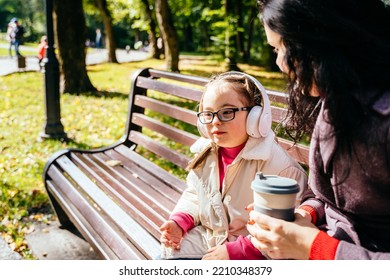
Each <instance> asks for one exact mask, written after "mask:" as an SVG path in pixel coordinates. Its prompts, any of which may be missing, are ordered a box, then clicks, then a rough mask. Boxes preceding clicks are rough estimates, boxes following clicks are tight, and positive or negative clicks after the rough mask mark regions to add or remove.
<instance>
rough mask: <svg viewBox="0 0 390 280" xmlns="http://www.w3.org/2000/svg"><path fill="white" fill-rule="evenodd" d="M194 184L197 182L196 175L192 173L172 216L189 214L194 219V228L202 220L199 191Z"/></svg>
mask: <svg viewBox="0 0 390 280" xmlns="http://www.w3.org/2000/svg"><path fill="white" fill-rule="evenodd" d="M193 182H196V178H195V174H194V173H193V172H192V171H190V172H189V174H188V176H187V189H185V191H184V192H183V194H182V196H181V197H180V199H179V201H178V202H177V204H176V206H175V208H174V209H173V211H172V214H171V215H174V214H175V213H179V212H184V213H187V214H188V215H190V216H191V217H192V218H193V219H194V226H196V225H198V224H199V220H200V219H199V199H198V191H197V189H196V187H195V186H194V183H193Z"/></svg>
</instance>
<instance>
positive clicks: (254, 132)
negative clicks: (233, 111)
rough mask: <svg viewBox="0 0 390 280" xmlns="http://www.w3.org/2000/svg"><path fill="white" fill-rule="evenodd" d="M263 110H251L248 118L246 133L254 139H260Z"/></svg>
mask: <svg viewBox="0 0 390 280" xmlns="http://www.w3.org/2000/svg"><path fill="white" fill-rule="evenodd" d="M262 111H263V108H262V107H261V106H258V105H256V106H254V107H252V109H251V110H250V112H249V114H248V116H247V118H246V133H247V134H248V135H249V136H252V137H254V138H260V137H261V134H260V130H259V127H260V116H261V112H262Z"/></svg>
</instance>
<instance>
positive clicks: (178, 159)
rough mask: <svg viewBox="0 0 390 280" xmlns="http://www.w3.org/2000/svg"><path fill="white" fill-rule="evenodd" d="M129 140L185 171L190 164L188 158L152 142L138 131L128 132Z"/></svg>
mask: <svg viewBox="0 0 390 280" xmlns="http://www.w3.org/2000/svg"><path fill="white" fill-rule="evenodd" d="M130 140H131V141H132V142H134V143H136V144H137V145H139V146H142V147H145V148H147V149H148V150H150V151H152V152H153V153H155V154H156V155H159V156H161V157H163V158H165V159H167V160H168V161H170V162H172V163H174V164H176V165H177V166H179V167H181V168H183V169H185V168H186V167H187V165H188V163H189V162H190V160H191V159H190V158H189V157H186V156H184V155H182V154H181V153H179V152H177V151H175V150H172V149H170V148H168V147H166V146H164V145H162V144H159V143H157V142H156V141H153V140H152V139H151V138H149V137H147V136H145V135H144V134H142V133H140V132H138V131H131V132H130Z"/></svg>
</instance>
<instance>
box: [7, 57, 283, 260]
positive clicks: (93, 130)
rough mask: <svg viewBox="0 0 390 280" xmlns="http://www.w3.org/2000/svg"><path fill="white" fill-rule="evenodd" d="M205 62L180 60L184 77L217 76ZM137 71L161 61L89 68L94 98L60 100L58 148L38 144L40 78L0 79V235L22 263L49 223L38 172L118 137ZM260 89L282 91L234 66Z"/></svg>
mask: <svg viewBox="0 0 390 280" xmlns="http://www.w3.org/2000/svg"><path fill="white" fill-rule="evenodd" d="M220 65H221V63H219V62H218V61H216V60H213V59H212V58H210V57H199V56H196V57H192V56H183V57H182V58H181V62H180V69H181V70H182V73H184V74H192V75H199V76H205V77H209V76H210V75H211V74H212V73H216V72H221V71H223V69H221V68H220V67H221V66H220ZM143 67H153V68H157V69H164V67H165V64H164V61H160V60H153V59H149V60H146V61H143V62H134V63H125V64H108V63H107V64H102V65H96V66H89V67H88V73H89V76H90V78H91V81H92V83H93V84H94V85H95V87H97V88H98V89H99V92H98V93H94V94H91V93H83V94H80V95H78V96H77V95H69V94H63V95H61V116H62V120H61V121H62V124H63V125H64V128H65V132H66V133H67V136H68V137H69V138H71V139H72V140H73V141H72V142H69V143H62V142H60V141H56V140H42V139H40V138H39V133H40V132H41V131H42V128H43V125H44V122H45V112H44V89H43V75H42V74H41V73H31V72H30V73H15V74H13V75H9V76H6V77H0V120H1V121H0V189H1V191H0V232H1V234H2V237H3V238H4V239H5V240H6V241H7V242H8V243H9V244H10V246H11V247H12V248H13V249H14V250H15V251H17V252H19V253H20V254H21V255H22V257H23V258H25V259H33V256H32V255H31V252H30V250H29V248H28V246H27V243H26V241H25V239H24V235H25V234H26V233H27V232H29V231H31V230H32V229H33V222H34V221H38V220H39V221H44V222H50V221H52V220H53V219H55V216H54V215H53V214H51V213H52V212H51V211H50V207H49V202H48V197H47V194H46V192H45V190H44V186H43V181H42V171H43V167H44V165H45V163H46V161H47V159H48V158H49V156H50V155H52V154H53V153H54V152H55V151H57V150H59V149H61V148H65V147H78V148H86V149H89V148H94V147H101V146H106V145H109V144H111V143H113V142H115V141H116V140H118V139H119V138H120V137H121V136H122V134H123V133H124V126H125V121H126V115H127V105H128V104H127V99H128V93H129V90H130V77H131V74H132V73H133V72H134V71H135V70H137V69H139V68H143ZM240 67H241V69H242V70H243V71H246V72H247V73H249V74H252V75H254V76H256V77H257V78H258V79H259V80H260V81H261V82H262V83H263V84H264V86H266V87H268V88H272V89H277V90H283V89H284V87H285V81H284V80H283V78H282V76H281V74H279V73H268V72H265V71H263V70H262V69H261V68H260V67H254V66H249V65H240Z"/></svg>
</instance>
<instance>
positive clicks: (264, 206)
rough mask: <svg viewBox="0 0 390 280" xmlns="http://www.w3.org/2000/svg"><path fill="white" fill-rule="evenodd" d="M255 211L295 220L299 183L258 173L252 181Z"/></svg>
mask: <svg viewBox="0 0 390 280" xmlns="http://www.w3.org/2000/svg"><path fill="white" fill-rule="evenodd" d="M251 188H252V190H253V200H254V209H255V211H257V212H260V213H263V214H267V215H269V216H271V217H274V218H278V219H283V220H286V221H293V220H294V209H295V203H296V196H297V193H298V192H299V185H298V183H297V181H295V180H293V179H290V178H285V177H280V176H275V175H263V173H261V172H258V173H257V174H256V177H255V179H254V180H253V181H252V184H251Z"/></svg>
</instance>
